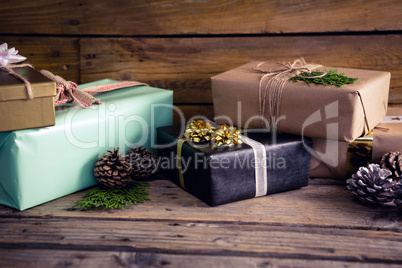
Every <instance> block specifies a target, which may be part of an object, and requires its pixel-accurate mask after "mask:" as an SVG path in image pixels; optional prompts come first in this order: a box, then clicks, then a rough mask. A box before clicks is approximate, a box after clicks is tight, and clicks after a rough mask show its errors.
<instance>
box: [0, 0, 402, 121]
mask: <svg viewBox="0 0 402 268" xmlns="http://www.w3.org/2000/svg"><path fill="white" fill-rule="evenodd" d="M0 14H1V16H0V25H1V27H0V42H1V43H3V42H7V43H8V44H9V46H10V47H16V48H17V49H18V50H19V51H20V54H21V55H23V56H26V57H27V58H28V61H29V62H30V63H32V64H33V65H34V66H35V68H37V69H48V70H50V71H51V72H53V73H55V74H58V75H60V76H62V77H64V78H66V79H68V80H72V81H76V82H78V83H85V82H90V81H94V80H98V79H103V78H111V79H116V80H123V79H126V80H127V79H129V80H137V81H142V82H146V83H148V84H150V85H152V86H156V87H161V88H166V89H172V90H174V92H175V94H174V102H175V104H176V105H177V106H178V107H180V108H181V109H182V110H183V111H184V112H185V114H186V116H187V117H190V116H192V115H195V114H203V115H206V116H209V117H211V116H212V115H213V110H212V109H211V108H212V96H211V88H210V77H211V76H213V75H215V74H218V73H220V72H223V71H226V70H228V69H231V68H234V67H236V66H238V65H241V64H244V63H246V62H248V61H251V60H260V61H264V60H273V61H291V60H293V59H295V58H297V57H300V56H303V57H304V58H305V59H306V60H307V61H309V62H316V63H321V64H323V65H327V66H342V67H353V68H363V69H374V70H383V71H389V72H391V74H392V81H391V91H390V103H402V35H401V34H402V31H401V30H402V16H401V14H402V2H401V1H400V0H382V1H376V0H353V1H349V0H338V1H329V0H327V1H322V0H312V1H293V0H283V1H282V0H267V1H241V0H222V1H213V0H189V1H177V0H156V1H149V0H136V1H128V0H114V1H106V0H96V1H95V0H94V1H91V0H59V1H53V0H35V1H23V0H17V1H5V0H0Z"/></svg>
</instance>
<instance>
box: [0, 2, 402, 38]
mask: <svg viewBox="0 0 402 268" xmlns="http://www.w3.org/2000/svg"><path fill="white" fill-rule="evenodd" d="M0 13H1V14H2V16H1V24H2V26H4V23H5V22H6V25H7V27H2V28H1V33H8V34H73V35H120V36H122V35H147V36H151V35H195V34H264V33H274V34H279V33H306V32H309V33H322V32H349V31H363V32H366V31H395V30H402V17H401V16H400V14H402V3H401V1H399V0H382V1H375V0H370V1H367V0H356V1H347V0H341V1H328V0H326V1H306V0H304V1H282V0H269V1H240V0H225V1H214V0H204V1H196V0H190V1H176V0H157V1H147V0H140V1H124V0H114V1H81V0H59V1H52V0H40V1H17V2H15V1H3V2H2V4H1V5H0Z"/></svg>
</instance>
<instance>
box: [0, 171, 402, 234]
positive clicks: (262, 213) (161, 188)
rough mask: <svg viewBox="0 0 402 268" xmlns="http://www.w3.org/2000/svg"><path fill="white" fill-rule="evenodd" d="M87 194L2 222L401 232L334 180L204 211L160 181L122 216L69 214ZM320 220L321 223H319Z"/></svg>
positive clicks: (10, 212) (392, 219)
mask: <svg viewBox="0 0 402 268" xmlns="http://www.w3.org/2000/svg"><path fill="white" fill-rule="evenodd" d="M87 191H88V190H85V191H82V192H78V193H76V194H72V195H68V196H66V197H64V198H60V199H57V200H54V201H52V202H49V203H46V204H43V205H41V206H37V207H34V208H31V209H28V210H26V211H23V212H16V211H15V210H14V209H11V208H6V207H3V208H2V209H1V210H0V217H2V218H14V217H16V218H30V217H33V218H37V217H39V218H43V219H51V218H54V217H70V218H72V217H74V218H87V219H89V218H91V219H101V218H104V217H106V218H114V219H116V220H118V219H124V218H130V219H133V220H134V219H137V220H147V219H152V220H156V221H160V220H172V221H210V222H237V223H253V222H254V223H261V224H267V225H273V226H276V225H282V224H283V223H286V225H289V226H293V225H300V226H310V227H320V228H321V227H328V228H340V229H343V228H347V229H362V230H380V229H381V230H388V231H397V232H399V231H401V230H402V225H401V222H402V215H398V210H397V209H396V208H395V207H394V206H385V207H377V208H376V207H370V206H365V205H362V204H361V203H358V202H356V200H354V198H353V196H352V195H351V193H350V192H349V191H348V190H347V189H346V187H345V185H343V183H341V182H339V181H336V180H329V179H327V180H319V179H312V180H310V185H309V186H308V187H304V188H301V189H299V190H296V191H290V192H284V193H279V194H275V195H270V196H266V197H261V198H254V199H249V200H244V201H241V202H235V203H230V204H226V205H223V206H217V207H209V206H208V205H206V204H205V203H203V202H202V201H200V200H198V199H197V198H195V197H194V196H192V195H190V194H189V193H187V192H185V191H184V190H182V189H181V188H179V187H177V186H176V185H175V184H173V183H171V182H170V181H166V180H155V181H152V182H151V186H150V189H149V192H150V195H149V197H150V199H151V201H148V202H145V203H144V204H139V205H136V206H134V207H128V208H127V209H125V210H110V211H107V210H106V211H105V210H93V211H86V212H83V211H79V210H71V208H72V206H73V205H74V202H75V201H77V200H80V199H81V198H82V196H83V195H84V194H85V193H86V192H87ZM323 219H325V220H323Z"/></svg>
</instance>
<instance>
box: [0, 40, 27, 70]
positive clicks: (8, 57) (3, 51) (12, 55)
mask: <svg viewBox="0 0 402 268" xmlns="http://www.w3.org/2000/svg"><path fill="white" fill-rule="evenodd" d="M24 60H26V58H25V57H23V56H21V55H18V50H15V48H10V49H8V45H7V43H3V44H2V45H0V67H6V66H7V65H8V64H10V63H17V62H21V61H24Z"/></svg>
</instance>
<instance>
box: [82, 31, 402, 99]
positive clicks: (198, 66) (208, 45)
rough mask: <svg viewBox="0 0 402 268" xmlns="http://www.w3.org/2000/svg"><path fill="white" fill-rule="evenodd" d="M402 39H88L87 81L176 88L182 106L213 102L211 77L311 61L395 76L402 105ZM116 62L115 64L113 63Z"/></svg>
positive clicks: (395, 96)
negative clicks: (258, 64) (255, 65)
mask: <svg viewBox="0 0 402 268" xmlns="http://www.w3.org/2000/svg"><path fill="white" fill-rule="evenodd" d="M401 44H402V37H401V36H400V35H374V36H370V35H358V36H334V35H331V36H294V37H289V36H287V37H281V36H278V37H219V38H218V37H217V38H205V37H203V38H201V37H200V38H118V39H116V38H85V39H81V40H80V47H81V50H80V56H81V60H80V62H81V80H82V82H88V81H93V80H98V79H101V78H102V77H109V78H112V79H117V80H119V79H122V80H139V81H144V82H146V83H149V84H150V85H153V86H156V87H161V88H167V89H172V90H174V91H175V92H174V101H175V102H176V103H212V93H211V83H210V78H211V76H214V75H216V74H218V73H221V72H225V71H227V70H229V69H232V68H235V67H237V66H239V65H242V64H245V63H247V62H249V61H267V60H268V61H279V62H283V61H293V60H294V59H296V58H299V57H304V58H305V59H306V60H307V61H308V62H314V63H320V64H322V65H325V66H330V67H332V66H333V67H349V68H359V69H372V70H379V71H387V72H391V74H392V78H391V79H392V80H391V92H390V95H391V97H390V102H391V103H400V102H402V64H401V63H402V49H401ZM111 63H113V64H111Z"/></svg>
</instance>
